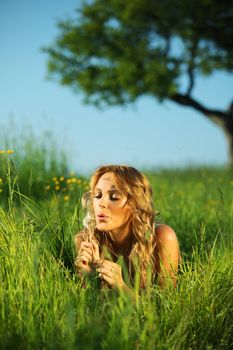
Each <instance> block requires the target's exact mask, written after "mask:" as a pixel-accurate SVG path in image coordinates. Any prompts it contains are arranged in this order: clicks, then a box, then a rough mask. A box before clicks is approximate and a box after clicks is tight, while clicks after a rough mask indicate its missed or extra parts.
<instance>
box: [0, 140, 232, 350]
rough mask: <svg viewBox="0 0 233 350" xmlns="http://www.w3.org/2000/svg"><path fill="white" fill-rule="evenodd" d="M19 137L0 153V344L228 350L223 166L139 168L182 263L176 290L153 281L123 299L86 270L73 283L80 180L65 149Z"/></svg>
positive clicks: (83, 185) (227, 210)
mask: <svg viewBox="0 0 233 350" xmlns="http://www.w3.org/2000/svg"><path fill="white" fill-rule="evenodd" d="M26 144H27V145H26V146H25V149H26V150H27V149H28V152H23V151H22V152H21V153H19V152H17V150H14V153H12V152H10V150H7V149H6V150H5V152H3V151H2V152H1V154H0V200H1V209H0V348H1V349H56V350H57V349H174V350H177V349H185V350H186V349H190V350H191V349H208V350H210V349H231V348H233V337H232V334H233V322H232V321H233V267H232V266H233V264H232V261H233V252H232V231H233V230H232V228H233V173H232V171H231V170H230V169H224V168H197V169H191V168H189V169H184V170H163V171H162V170H161V171H157V172H156V171H154V172H150V173H148V172H147V175H148V177H149V179H150V181H151V183H152V185H153V189H154V202H155V207H156V209H157V210H158V211H159V213H160V214H159V216H158V219H157V220H158V221H160V222H166V223H167V224H169V225H170V226H172V227H173V228H174V230H175V231H176V232H177V235H178V238H179V241H180V246H181V252H182V257H183V262H182V265H181V268H180V273H179V277H178V287H177V288H176V290H170V289H168V290H165V291H161V290H159V288H158V287H157V286H156V285H155V286H153V287H152V288H149V289H147V290H146V291H144V292H143V293H141V295H138V294H137V301H136V302H133V301H131V300H130V299H129V297H127V296H125V295H117V294H115V293H114V292H112V291H109V290H104V291H101V292H100V291H99V290H98V281H97V279H96V278H95V276H93V278H91V279H90V281H89V283H88V286H87V289H86V290H84V289H82V288H81V286H80V281H79V280H78V278H77V276H76V275H75V272H74V266H73V259H74V247H73V236H74V234H75V232H77V231H78V230H80V228H81V227H82V218H83V212H82V209H81V207H80V197H81V194H82V193H83V192H84V191H86V190H87V189H88V180H89V179H85V178H83V177H80V176H78V175H77V174H74V173H70V172H69V166H68V162H67V158H66V156H65V155H63V154H58V153H57V152H55V151H54V150H53V149H52V148H51V149H45V148H43V147H41V146H40V145H35V143H31V144H30V142H29V143H26ZM7 151H8V152H7ZM140 170H142V169H140ZM135 292H136V293H137V291H136V290H135Z"/></svg>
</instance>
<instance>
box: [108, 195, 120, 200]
mask: <svg viewBox="0 0 233 350" xmlns="http://www.w3.org/2000/svg"><path fill="white" fill-rule="evenodd" d="M110 199H111V200H112V201H118V200H119V199H120V198H118V197H115V196H110Z"/></svg>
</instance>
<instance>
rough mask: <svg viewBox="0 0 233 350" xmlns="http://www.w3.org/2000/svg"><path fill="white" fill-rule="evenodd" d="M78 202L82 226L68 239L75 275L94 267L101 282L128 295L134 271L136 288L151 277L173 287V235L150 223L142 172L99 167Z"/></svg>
mask: <svg viewBox="0 0 233 350" xmlns="http://www.w3.org/2000/svg"><path fill="white" fill-rule="evenodd" d="M83 204H84V206H85V207H86V208H87V216H86V218H85V226H86V227H85V229H84V230H83V231H82V232H79V233H78V234H76V235H75V239H74V241H75V246H76V251H77V257H76V260H75V266H76V268H77V271H78V273H79V274H90V273H91V272H92V271H96V272H97V273H98V275H99V277H100V278H101V280H102V281H104V283H105V285H107V286H108V287H110V288H117V289H121V290H123V291H126V292H129V293H132V289H131V287H132V286H134V284H135V280H136V275H137V273H139V285H140V287H141V288H145V287H146V285H147V283H148V282H149V283H150V282H153V281H155V279H156V278H157V283H158V284H159V285H160V286H161V287H164V286H165V285H169V284H173V286H176V274H177V270H178V263H179V256H180V255H179V244H178V241H177V237H176V234H175V232H174V231H173V230H172V228H171V227H169V226H168V225H165V224H156V222H155V211H154V207H153V202H152V188H151V185H150V183H149V181H148V180H147V178H146V177H145V176H144V175H143V174H141V173H140V172H139V171H138V170H136V169H135V168H133V167H129V166H122V165H107V166H102V167H100V168H98V169H97V170H96V172H95V173H94V174H93V176H92V178H91V182H90V192H88V193H86V194H85V195H84V197H83ZM120 256H121V257H123V259H122V260H123V262H124V264H125V265H124V266H125V267H126V269H125V270H126V274H125V276H124V277H123V274H122V272H123V271H122V267H121V266H120V264H119V263H118V258H119V257H120ZM148 276H150V277H148ZM127 277H128V278H127Z"/></svg>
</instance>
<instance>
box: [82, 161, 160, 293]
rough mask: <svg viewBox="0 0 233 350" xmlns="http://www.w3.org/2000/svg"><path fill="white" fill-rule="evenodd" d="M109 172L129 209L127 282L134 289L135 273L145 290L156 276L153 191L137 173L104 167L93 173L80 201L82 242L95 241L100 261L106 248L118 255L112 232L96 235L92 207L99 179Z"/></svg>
mask: <svg viewBox="0 0 233 350" xmlns="http://www.w3.org/2000/svg"><path fill="white" fill-rule="evenodd" d="M108 172H110V173H113V174H114V180H115V183H116V186H117V189H118V190H119V191H122V192H124V193H125V194H126V195H127V197H128V199H127V203H128V205H129V206H130V207H131V209H132V214H131V217H130V221H131V222H130V224H131V225H130V227H131V231H132V232H131V234H132V237H133V242H132V244H131V246H130V250H128V253H127V258H128V274H129V275H128V276H129V281H130V282H131V283H132V284H133V285H134V283H135V276H136V272H137V271H138V272H139V283H140V287H141V288H145V287H146V285H147V282H148V280H149V281H153V280H154V277H155V273H156V272H155V256H154V251H155V245H156V239H155V216H156V212H155V210H154V206H153V200H152V187H151V185H150V183H149V181H148V180H147V178H146V177H145V176H144V175H143V174H142V173H140V172H139V171H138V170H137V169H135V168H133V167H130V166H125V165H106V166H101V167H99V168H98V169H97V170H96V171H95V173H94V174H93V175H92V177H91V181H90V191H89V192H86V193H85V194H84V195H83V197H82V205H83V207H84V208H86V209H87V213H86V217H85V218H84V226H85V229H84V231H83V234H84V239H85V240H88V241H89V240H90V239H94V240H95V241H96V242H97V244H98V245H99V248H100V256H101V259H102V258H106V250H105V251H104V249H103V247H104V246H106V248H107V250H108V252H110V253H112V254H113V255H117V254H116V252H115V251H114V245H113V241H114V239H113V237H112V235H111V232H109V231H108V232H105V231H99V230H98V229H97V228H96V221H95V216H94V210H93V205H92V198H93V194H94V190H95V187H96V184H97V182H98V181H99V179H100V177H101V176H102V175H104V174H105V173H108ZM148 267H149V269H148ZM148 271H149V278H148Z"/></svg>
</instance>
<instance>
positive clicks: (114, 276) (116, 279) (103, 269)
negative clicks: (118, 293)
mask: <svg viewBox="0 0 233 350" xmlns="http://www.w3.org/2000/svg"><path fill="white" fill-rule="evenodd" d="M94 265H95V266H96V271H97V272H98V273H99V277H100V278H102V279H103V280H104V281H106V282H107V284H108V285H109V286H110V287H111V288H119V289H122V288H123V287H124V284H125V282H124V280H123V278H122V271H121V266H120V265H118V264H116V263H114V262H112V261H110V260H96V261H94Z"/></svg>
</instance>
